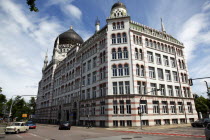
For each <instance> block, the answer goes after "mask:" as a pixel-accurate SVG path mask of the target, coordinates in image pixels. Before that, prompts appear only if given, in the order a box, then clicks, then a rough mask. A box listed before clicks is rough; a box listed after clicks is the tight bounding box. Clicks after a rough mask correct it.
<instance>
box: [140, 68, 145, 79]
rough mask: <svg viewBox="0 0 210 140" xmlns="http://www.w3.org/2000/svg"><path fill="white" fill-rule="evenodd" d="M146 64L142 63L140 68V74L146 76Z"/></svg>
mask: <svg viewBox="0 0 210 140" xmlns="http://www.w3.org/2000/svg"><path fill="white" fill-rule="evenodd" d="M144 73H145V72H144V66H143V65H141V68H140V76H142V77H143V76H144Z"/></svg>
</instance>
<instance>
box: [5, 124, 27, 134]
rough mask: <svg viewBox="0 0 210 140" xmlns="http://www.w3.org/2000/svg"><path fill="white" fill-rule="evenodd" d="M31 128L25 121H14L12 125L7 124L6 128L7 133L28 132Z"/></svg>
mask: <svg viewBox="0 0 210 140" xmlns="http://www.w3.org/2000/svg"><path fill="white" fill-rule="evenodd" d="M28 130H29V126H26V124H25V122H14V123H12V125H11V126H7V127H6V129H5V134H8V133H16V134H18V133H19V132H27V131H28Z"/></svg>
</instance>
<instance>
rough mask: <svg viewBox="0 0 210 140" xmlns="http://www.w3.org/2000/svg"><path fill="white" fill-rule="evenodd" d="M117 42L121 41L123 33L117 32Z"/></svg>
mask: <svg viewBox="0 0 210 140" xmlns="http://www.w3.org/2000/svg"><path fill="white" fill-rule="evenodd" d="M117 43H121V34H120V33H118V34H117Z"/></svg>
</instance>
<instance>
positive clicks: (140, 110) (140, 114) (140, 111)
mask: <svg viewBox="0 0 210 140" xmlns="http://www.w3.org/2000/svg"><path fill="white" fill-rule="evenodd" d="M160 90H161V89H155V90H152V91H149V92H146V94H147V93H150V92H154V91H155V92H157V91H160ZM143 96H144V95H142V96H141V98H140V100H139V107H138V114H139V117H140V124H141V130H142V121H141V116H142V109H141V99H142V97H143Z"/></svg>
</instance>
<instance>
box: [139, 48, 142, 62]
mask: <svg viewBox="0 0 210 140" xmlns="http://www.w3.org/2000/svg"><path fill="white" fill-rule="evenodd" d="M139 59H140V60H143V52H142V49H139Z"/></svg>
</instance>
